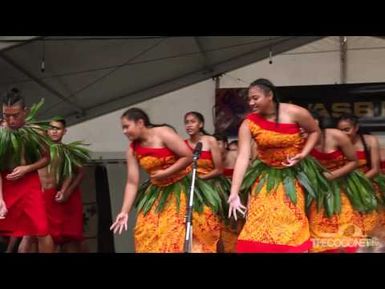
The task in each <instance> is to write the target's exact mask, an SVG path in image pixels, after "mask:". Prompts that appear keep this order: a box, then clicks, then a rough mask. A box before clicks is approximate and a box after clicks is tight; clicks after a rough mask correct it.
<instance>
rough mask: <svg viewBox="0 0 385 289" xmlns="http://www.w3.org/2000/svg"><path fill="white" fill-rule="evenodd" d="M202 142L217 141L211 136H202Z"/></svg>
mask: <svg viewBox="0 0 385 289" xmlns="http://www.w3.org/2000/svg"><path fill="white" fill-rule="evenodd" d="M202 140H205V141H207V142H209V143H213V142H216V141H217V140H216V138H215V137H213V136H211V135H204V136H202Z"/></svg>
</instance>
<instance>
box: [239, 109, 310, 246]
mask: <svg viewBox="0 0 385 289" xmlns="http://www.w3.org/2000/svg"><path fill="white" fill-rule="evenodd" d="M246 121H247V124H248V127H249V129H250V132H251V135H252V137H253V139H254V140H255V142H256V144H257V150H258V156H259V159H260V161H262V162H263V163H264V164H266V165H267V166H269V167H273V168H276V169H283V168H285V167H284V166H283V165H282V162H284V161H286V160H287V157H288V156H291V157H292V156H294V155H296V154H298V153H300V152H301V151H302V148H303V146H304V140H303V138H301V135H300V131H299V127H298V125H297V124H285V123H276V122H272V121H268V120H266V119H264V118H262V117H261V116H260V115H258V114H256V113H252V114H249V115H248V116H247V118H246ZM258 183H259V180H258V179H257V180H255V182H254V184H253V187H255V186H257V185H258ZM267 183H268V182H267ZM267 185H268V184H266V183H265V184H264V185H263V186H262V189H261V190H260V192H259V194H251V195H250V196H249V204H248V213H247V217H246V223H245V225H244V227H243V229H242V231H241V234H240V235H239V238H238V241H237V246H236V251H237V252H305V251H308V250H309V249H310V247H311V241H310V230H309V222H308V219H307V216H306V214H305V194H304V189H303V188H302V186H301V185H300V184H299V182H298V181H297V180H295V182H294V189H295V193H296V198H297V202H296V204H295V203H293V202H292V201H291V200H290V199H289V198H288V196H287V195H286V193H285V189H284V184H283V183H280V184H279V185H278V186H277V187H276V188H275V189H274V190H273V191H270V192H269V193H266V191H267Z"/></svg>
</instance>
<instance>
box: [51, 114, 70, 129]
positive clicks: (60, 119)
mask: <svg viewBox="0 0 385 289" xmlns="http://www.w3.org/2000/svg"><path fill="white" fill-rule="evenodd" d="M51 121H56V122H60V123H61V124H62V125H63V127H66V126H67V122H66V120H65V118H64V117H61V116H58V117H54V118H53V119H52V120H51Z"/></svg>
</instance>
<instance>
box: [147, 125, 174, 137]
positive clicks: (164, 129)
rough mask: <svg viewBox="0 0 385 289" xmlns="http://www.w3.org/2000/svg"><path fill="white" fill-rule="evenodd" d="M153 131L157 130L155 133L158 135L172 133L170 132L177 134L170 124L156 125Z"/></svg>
mask: <svg viewBox="0 0 385 289" xmlns="http://www.w3.org/2000/svg"><path fill="white" fill-rule="evenodd" d="M152 129H153V131H154V132H155V134H157V135H160V136H162V135H170V134H176V132H175V130H174V129H172V128H171V127H169V126H166V125H165V126H158V127H154V128H152Z"/></svg>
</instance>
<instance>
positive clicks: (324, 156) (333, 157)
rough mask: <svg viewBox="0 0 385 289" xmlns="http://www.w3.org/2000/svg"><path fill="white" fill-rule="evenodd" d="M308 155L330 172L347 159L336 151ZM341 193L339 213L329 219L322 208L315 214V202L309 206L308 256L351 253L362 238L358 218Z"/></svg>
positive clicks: (360, 219)
mask: <svg viewBox="0 0 385 289" xmlns="http://www.w3.org/2000/svg"><path fill="white" fill-rule="evenodd" d="M311 155H312V156H313V157H314V158H316V159H317V160H318V161H319V162H320V163H321V165H323V166H324V167H325V168H326V169H328V170H329V171H331V172H332V171H335V170H337V169H339V168H341V167H343V166H344V165H345V164H346V158H345V156H344V155H343V154H342V152H341V151H339V150H337V151H334V152H330V153H324V152H320V151H318V150H317V149H313V150H312V152H311ZM340 192H341V193H340V198H341V212H340V213H339V214H336V215H333V216H332V217H328V216H327V215H326V214H325V210H324V209H323V208H321V209H320V210H317V205H316V203H315V202H314V201H313V202H312V204H311V207H310V211H309V214H308V216H309V222H310V235H311V238H312V242H313V247H312V249H311V252H324V253H338V252H341V253H342V252H345V253H354V252H355V251H356V250H357V240H359V239H362V238H363V237H364V234H363V232H362V230H361V228H362V227H363V224H362V218H361V214H360V213H359V212H358V211H356V210H354V208H353V207H352V205H351V203H350V201H349V199H348V197H347V196H346V195H345V193H344V192H343V191H342V190H340Z"/></svg>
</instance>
